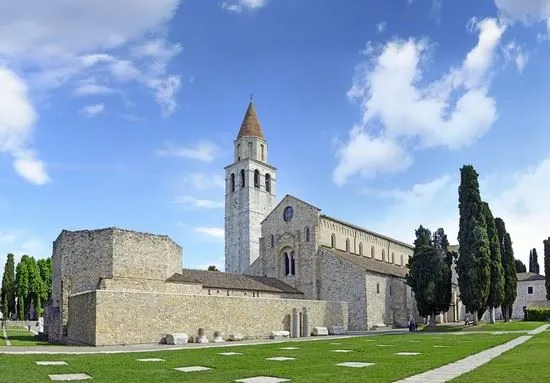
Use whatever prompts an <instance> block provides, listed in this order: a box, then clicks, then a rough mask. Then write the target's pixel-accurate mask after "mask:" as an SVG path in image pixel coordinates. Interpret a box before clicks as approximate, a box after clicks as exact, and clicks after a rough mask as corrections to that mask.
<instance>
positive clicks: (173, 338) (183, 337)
mask: <svg viewBox="0 0 550 383" xmlns="http://www.w3.org/2000/svg"><path fill="white" fill-rule="evenodd" d="M187 342H189V336H188V335H187V334H185V333H183V332H178V333H172V334H166V344H186V343H187Z"/></svg>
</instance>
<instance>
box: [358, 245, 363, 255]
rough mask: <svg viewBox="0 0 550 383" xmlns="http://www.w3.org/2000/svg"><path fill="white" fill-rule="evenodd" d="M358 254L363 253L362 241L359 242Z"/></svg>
mask: <svg viewBox="0 0 550 383" xmlns="http://www.w3.org/2000/svg"><path fill="white" fill-rule="evenodd" d="M359 255H363V242H359Z"/></svg>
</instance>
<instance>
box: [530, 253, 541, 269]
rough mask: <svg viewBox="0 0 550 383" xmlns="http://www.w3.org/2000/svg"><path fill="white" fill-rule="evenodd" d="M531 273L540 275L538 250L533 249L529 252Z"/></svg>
mask: <svg viewBox="0 0 550 383" xmlns="http://www.w3.org/2000/svg"><path fill="white" fill-rule="evenodd" d="M529 272H530V273H536V274H539V273H540V266H539V256H538V255H537V249H533V250H531V251H530V252H529Z"/></svg>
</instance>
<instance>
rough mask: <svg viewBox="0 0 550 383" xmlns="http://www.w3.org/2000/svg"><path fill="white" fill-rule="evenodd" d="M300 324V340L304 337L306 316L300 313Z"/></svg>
mask: <svg viewBox="0 0 550 383" xmlns="http://www.w3.org/2000/svg"><path fill="white" fill-rule="evenodd" d="M299 314H300V323H299V324H298V327H299V328H300V338H301V337H303V336H304V318H303V316H304V314H303V313H302V312H301V311H300V313H299Z"/></svg>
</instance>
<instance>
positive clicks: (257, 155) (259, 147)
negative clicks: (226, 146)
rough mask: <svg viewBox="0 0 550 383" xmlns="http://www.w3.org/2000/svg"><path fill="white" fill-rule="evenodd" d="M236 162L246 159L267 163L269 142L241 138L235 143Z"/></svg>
mask: <svg viewBox="0 0 550 383" xmlns="http://www.w3.org/2000/svg"><path fill="white" fill-rule="evenodd" d="M234 145H235V148H234V153H235V154H234V160H233V161H234V162H239V161H240V160H244V159H246V158H251V159H254V160H256V161H262V162H266V163H267V141H266V140H264V139H262V138H260V137H248V136H245V137H241V138H239V139H237V140H235V142H234Z"/></svg>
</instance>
